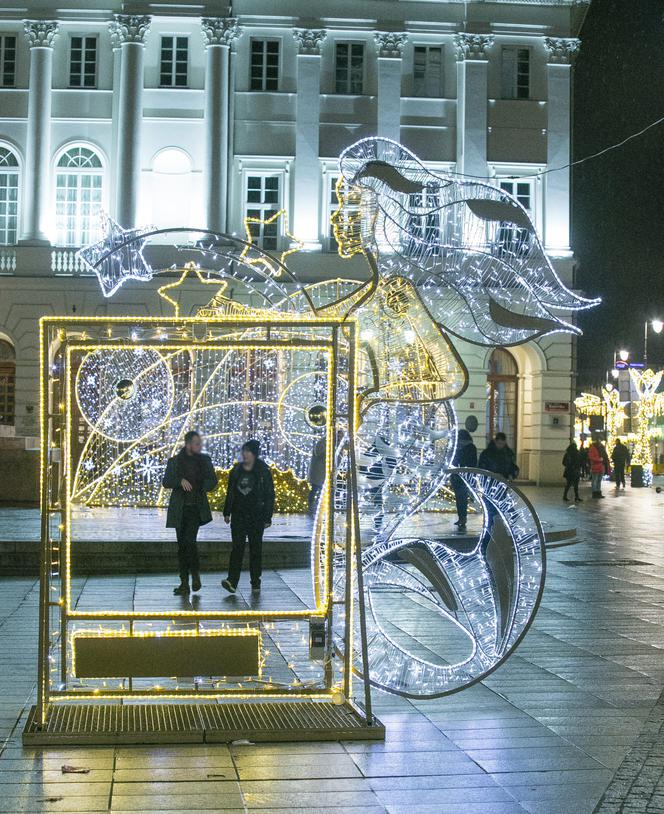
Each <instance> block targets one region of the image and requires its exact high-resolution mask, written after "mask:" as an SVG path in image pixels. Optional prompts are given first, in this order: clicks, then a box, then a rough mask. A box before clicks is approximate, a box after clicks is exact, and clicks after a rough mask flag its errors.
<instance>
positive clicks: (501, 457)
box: [479, 441, 519, 480]
mask: <svg viewBox="0 0 664 814" xmlns="http://www.w3.org/2000/svg"><path fill="white" fill-rule="evenodd" d="M479 467H480V469H487V470H488V471H489V472H495V473H496V474H497V475H502V477H503V478H507V479H508V480H509V479H510V478H516V477H517V476H518V474H519V467H518V466H517V465H516V458H515V455H514V452H513V451H512V450H511V449H510V448H509V447H508V446H505V447H503V448H502V449H498V447H497V446H496V444H495V442H494V441H490V442H489V445H488V446H487V448H486V449H485V450H484V452H483V453H482V454H481V455H480V462H479Z"/></svg>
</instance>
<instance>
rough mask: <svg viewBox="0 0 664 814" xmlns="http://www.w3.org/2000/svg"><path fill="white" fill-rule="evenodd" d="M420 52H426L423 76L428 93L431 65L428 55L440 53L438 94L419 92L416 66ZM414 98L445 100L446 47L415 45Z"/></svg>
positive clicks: (426, 44)
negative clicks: (428, 69) (428, 67)
mask: <svg viewBox="0 0 664 814" xmlns="http://www.w3.org/2000/svg"><path fill="white" fill-rule="evenodd" d="M418 50H424V51H425V61H424V73H423V75H422V82H423V85H424V90H425V91H426V85H427V66H428V64H429V60H428V55H429V52H430V51H438V52H439V53H440V62H439V65H438V67H439V74H438V92H437V93H426V92H424V93H418V92H417V80H416V76H415V65H416V60H415V56H416V54H417V51H418ZM412 77H413V96H414V97H415V98H417V99H443V98H444V96H445V46H444V45H434V44H430V43H420V44H417V43H415V44H414V45H413V73H412Z"/></svg>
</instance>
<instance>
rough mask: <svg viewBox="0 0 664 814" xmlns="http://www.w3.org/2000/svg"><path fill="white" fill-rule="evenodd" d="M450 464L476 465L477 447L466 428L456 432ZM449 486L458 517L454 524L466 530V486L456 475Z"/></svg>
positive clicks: (460, 529) (459, 528) (461, 529)
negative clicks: (455, 443)
mask: <svg viewBox="0 0 664 814" xmlns="http://www.w3.org/2000/svg"><path fill="white" fill-rule="evenodd" d="M452 466H458V467H464V466H468V467H476V466H477V447H476V446H475V444H473V439H472V436H471V434H470V433H469V432H468V430H459V432H458V434H457V448H456V452H455V453H454V458H453V459H452ZM450 486H451V487H452V490H453V491H454V498H455V501H456V510H457V515H458V518H459V519H458V520H457V521H456V523H455V524H454V525H455V526H457V528H458V530H459V531H461V532H463V531H465V530H466V521H467V519H468V487H467V486H466V484H465V483H464V482H463V480H462V479H461V478H460V477H459V476H458V475H452V477H451V478H450Z"/></svg>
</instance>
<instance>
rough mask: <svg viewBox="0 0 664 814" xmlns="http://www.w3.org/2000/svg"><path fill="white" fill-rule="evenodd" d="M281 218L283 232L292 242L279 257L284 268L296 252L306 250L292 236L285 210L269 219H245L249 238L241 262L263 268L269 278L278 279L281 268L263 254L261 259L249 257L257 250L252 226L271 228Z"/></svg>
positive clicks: (246, 232) (245, 229)
mask: <svg viewBox="0 0 664 814" xmlns="http://www.w3.org/2000/svg"><path fill="white" fill-rule="evenodd" d="M279 218H283V232H284V234H285V235H286V237H287V238H289V240H290V244H289V247H288V248H287V249H285V250H284V251H283V252H281V255H280V257H279V262H280V263H281V265H282V266H285V265H286V263H285V261H286V258H287V257H288V256H289V255H291V254H294V253H295V252H299V251H301V250H302V249H303V248H304V243H303V242H302V241H301V240H298V239H297V238H296V237H295V235H292V234H291V233H290V232H289V231H288V214H287V213H286V210H285V209H280V210H279V211H278V212H275V213H274V214H272V215H270V217H269V218H251V217H246V218H245V219H244V231H245V234H246V236H247V244H248V245H247V246H245V247H244V249H242V254H241V255H240V261H241V262H243V263H246V264H247V265H249V266H257V267H262V268H263V269H264V270H265V273H266V275H268V276H269V277H278V276H279V275H280V274H281V273H282V272H281V267H280V266H277V265H273V264H272V263H270V261H269V259H268V257H266V256H265V254H261V255H260V256H259V257H249V256H248V255H249V252H250V251H251V250H252V249H255V248H256V244H255V243H254V235H253V234H252V232H251V224H252V223H257V224H262V225H263V226H270V225H271V224H273V223H278V222H279Z"/></svg>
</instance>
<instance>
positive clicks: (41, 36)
mask: <svg viewBox="0 0 664 814" xmlns="http://www.w3.org/2000/svg"><path fill="white" fill-rule="evenodd" d="M23 31H24V32H25V38H26V39H27V41H28V45H29V46H30V48H52V47H53V43H54V41H55V38H56V37H57V36H58V24H57V23H56V22H55V21H54V20H24V21H23Z"/></svg>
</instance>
